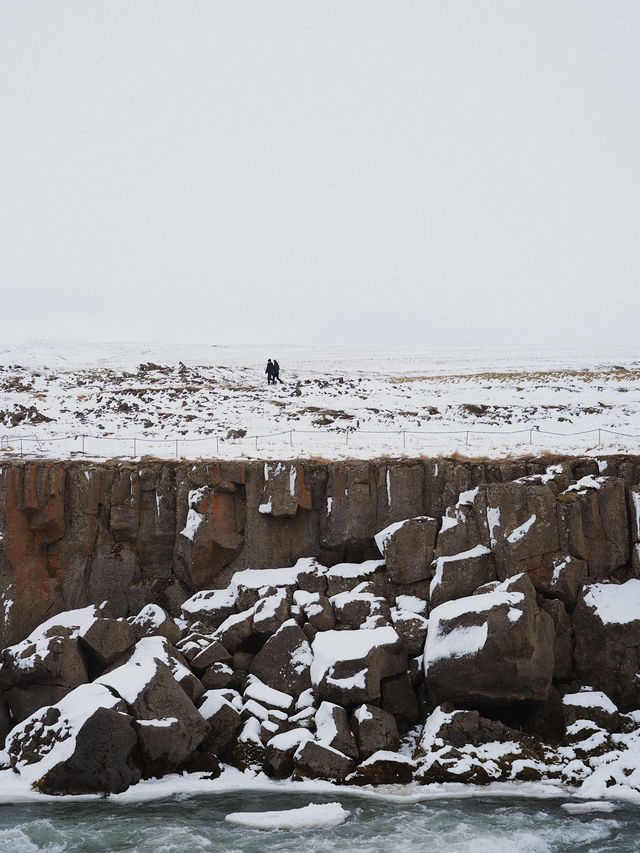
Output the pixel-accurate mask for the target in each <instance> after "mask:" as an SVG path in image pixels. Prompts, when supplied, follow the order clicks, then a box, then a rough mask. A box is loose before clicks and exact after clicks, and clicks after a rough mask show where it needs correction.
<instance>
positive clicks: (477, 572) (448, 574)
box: [429, 545, 496, 609]
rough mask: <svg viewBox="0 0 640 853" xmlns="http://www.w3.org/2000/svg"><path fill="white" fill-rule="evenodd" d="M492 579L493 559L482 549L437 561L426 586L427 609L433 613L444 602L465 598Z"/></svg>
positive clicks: (479, 547)
mask: <svg viewBox="0 0 640 853" xmlns="http://www.w3.org/2000/svg"><path fill="white" fill-rule="evenodd" d="M495 579H496V567H495V563H494V559H493V555H492V553H491V551H490V550H489V549H488V548H487V547H486V546H485V545H476V546H475V547H474V548H470V549H469V550H467V551H463V552H462V553H460V554H451V555H449V556H448V557H438V559H437V560H435V573H434V575H433V578H432V579H431V584H430V586H429V605H430V607H431V609H433V608H434V607H437V606H438V605H439V604H443V603H444V602H445V601H451V600H452V599H454V598H464V597H465V596H467V595H471V594H472V593H473V592H474V590H476V589H478V587H479V586H484V584H486V583H490V582H491V581H493V580H495Z"/></svg>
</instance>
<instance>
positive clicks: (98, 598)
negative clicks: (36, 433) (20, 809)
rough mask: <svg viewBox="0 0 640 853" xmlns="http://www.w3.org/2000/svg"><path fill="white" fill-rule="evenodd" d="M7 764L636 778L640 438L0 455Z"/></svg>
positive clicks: (129, 778)
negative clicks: (89, 457)
mask: <svg viewBox="0 0 640 853" xmlns="http://www.w3.org/2000/svg"><path fill="white" fill-rule="evenodd" d="M0 501H1V507H2V527H1V529H0V535H1V539H0V583H1V586H0V590H1V596H2V597H1V603H2V605H3V608H2V610H3V612H2V613H1V614H0V615H2V616H3V617H4V619H3V620H2V621H3V626H2V630H3V632H4V636H3V642H2V647H3V650H2V658H1V660H2V664H1V666H0V737H5V736H6V742H5V748H4V750H3V751H0V773H5V772H6V773H8V774H11V773H15V774H18V775H19V776H20V777H21V778H22V779H23V780H25V781H26V782H28V783H29V784H30V785H32V786H33V787H34V788H36V789H37V790H41V791H44V792H46V793H82V792H85V793H89V792H96V793H99V792H101V793H108V792H114V791H121V790H124V789H125V788H126V787H128V786H129V785H131V784H135V783H136V782H137V781H138V780H139V779H141V778H148V777H152V776H161V775H164V774H167V773H173V772H176V771H178V772H182V771H187V772H201V773H205V774H207V775H208V777H209V778H213V777H215V776H216V775H217V774H219V773H220V772H221V764H222V765H225V766H227V765H231V766H232V767H236V768H238V769H241V770H247V771H251V772H255V773H258V772H265V773H267V774H268V775H270V776H273V777H276V778H289V777H290V778H292V779H294V780H295V779H303V778H316V777H320V778H324V779H331V780H334V781H336V782H347V783H349V784H351V783H352V784H382V783H392V782H405V783H407V782H415V783H420V784H427V783H431V782H437V783H440V782H454V781H455V782H458V781H467V782H474V783H487V782H490V781H510V782H511V781H536V780H557V781H559V782H561V783H563V784H566V785H570V786H580V796H586V797H593V796H602V795H603V792H604V793H606V794H608V795H610V794H611V791H613V792H614V793H615V792H620V794H621V795H625V796H626V795H627V794H628V792H629V790H632V791H633V792H634V794H636V795H639V796H640V458H639V457H624V456H612V457H608V458H603V459H600V460H595V459H590V458H589V459H586V458H544V459H540V458H539V459H529V460H518V461H509V462H484V463H478V462H473V463H471V462H464V461H457V460H451V459H448V460H444V459H437V460H435V459H433V460H428V459H420V460H403V461H400V460H393V461H392V460H374V461H370V462H339V463H338V462H332V463H321V462H293V463H292V462H269V463H266V464H264V463H255V462H247V463H241V462H235V463H220V462H209V463H205V462H202V463H196V464H178V463H176V464H167V463H164V462H156V461H145V462H142V463H140V464H137V465H125V464H122V463H117V464H116V463H113V464H103V465H95V464H90V465H88V464H86V463H84V464H83V463H80V462H66V463H62V462H49V463H42V462H37V463H35V462H29V463H24V464H18V463H11V464H9V465H5V466H4V468H3V470H2V472H1V474H0Z"/></svg>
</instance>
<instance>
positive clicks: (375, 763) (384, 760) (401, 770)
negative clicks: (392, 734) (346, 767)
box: [348, 750, 415, 785]
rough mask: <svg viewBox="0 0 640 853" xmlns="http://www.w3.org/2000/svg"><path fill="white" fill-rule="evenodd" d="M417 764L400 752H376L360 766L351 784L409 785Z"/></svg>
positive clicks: (352, 777)
mask: <svg viewBox="0 0 640 853" xmlns="http://www.w3.org/2000/svg"><path fill="white" fill-rule="evenodd" d="M414 770H415V762H414V761H412V760H411V759H410V758H408V757H407V756H406V755H401V754H400V753H398V752H389V751H386V750H384V751H380V752H374V753H373V755H371V756H370V757H369V758H367V759H366V760H365V761H363V762H362V763H361V764H359V765H358V767H357V769H356V771H355V773H354V774H353V775H352V776H350V777H349V780H348V781H349V782H350V783H351V784H355V785H408V784H409V783H410V782H411V781H412V779H413V773H414Z"/></svg>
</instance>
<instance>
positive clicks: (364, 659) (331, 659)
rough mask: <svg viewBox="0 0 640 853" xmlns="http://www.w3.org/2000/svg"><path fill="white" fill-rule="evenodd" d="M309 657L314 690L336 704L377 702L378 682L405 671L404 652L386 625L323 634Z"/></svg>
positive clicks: (379, 689)
mask: <svg viewBox="0 0 640 853" xmlns="http://www.w3.org/2000/svg"><path fill="white" fill-rule="evenodd" d="M313 655H314V660H313V667H312V670H311V678H312V681H313V685H314V689H315V691H316V692H317V694H318V696H319V697H320V698H321V699H326V700H327V701H328V702H335V703H336V704H338V705H345V706H349V705H355V704H358V703H361V702H371V701H377V700H378V699H379V698H380V694H381V680H382V679H383V678H389V677H391V676H394V675H399V674H401V673H403V672H406V670H407V652H406V650H405V648H404V646H403V645H402V643H401V641H400V638H399V637H398V635H397V633H396V632H395V630H394V629H393V628H392V627H390V626H387V627H381V628H375V629H372V630H365V631H324V632H322V633H319V634H317V635H316V638H315V639H314V641H313Z"/></svg>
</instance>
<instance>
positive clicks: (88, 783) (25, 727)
mask: <svg viewBox="0 0 640 853" xmlns="http://www.w3.org/2000/svg"><path fill="white" fill-rule="evenodd" d="M123 711H125V705H124V702H123V701H122V699H120V697H118V696H116V695H114V693H113V692H112V691H111V690H109V689H108V688H107V687H105V686H102V685H96V684H85V685H81V686H79V687H77V688H76V689H75V690H73V691H72V692H70V693H69V694H68V695H67V696H65V697H64V698H63V699H62V700H61V701H60V702H58V703H57V704H56V705H54V706H49V707H47V708H42V709H40V710H39V711H37V712H36V713H35V714H33V715H32V716H30V717H29V718H28V719H26V720H24V721H23V722H22V723H19V724H18V725H17V726H16V727H15V728H14V729H13V731H12V732H11V734H10V735H9V737H8V738H7V742H6V749H7V753H8V755H9V760H10V762H11V766H12V767H13V769H14V770H15V771H16V772H17V773H19V774H20V776H22V777H23V778H24V779H26V780H27V781H28V782H30V783H31V785H32V786H33V787H34V788H36V789H37V790H39V791H42V792H43V793H47V794H95V793H102V794H108V793H120V792H121V791H124V790H126V789H127V788H128V787H129V785H132V784H135V783H136V782H137V781H138V780H139V779H140V771H139V770H138V769H137V767H136V765H135V763H134V761H133V757H132V752H133V748H134V746H135V745H136V743H137V739H136V735H135V732H134V730H133V728H132V725H131V724H132V719H131V717H130V716H128V715H127V714H126V713H123Z"/></svg>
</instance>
